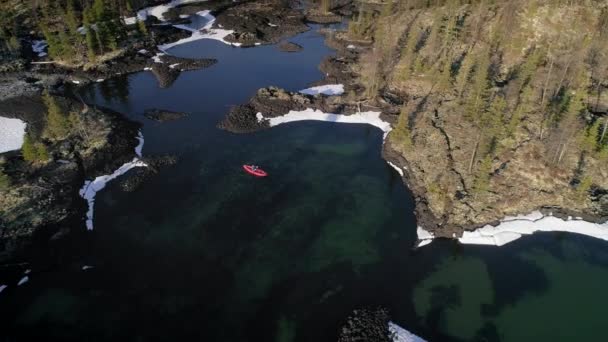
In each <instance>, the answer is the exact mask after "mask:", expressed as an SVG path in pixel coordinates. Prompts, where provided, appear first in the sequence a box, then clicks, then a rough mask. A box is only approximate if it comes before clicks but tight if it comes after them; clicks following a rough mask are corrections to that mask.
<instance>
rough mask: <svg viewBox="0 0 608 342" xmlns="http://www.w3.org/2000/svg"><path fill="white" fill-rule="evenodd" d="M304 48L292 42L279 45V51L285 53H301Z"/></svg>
mask: <svg viewBox="0 0 608 342" xmlns="http://www.w3.org/2000/svg"><path fill="white" fill-rule="evenodd" d="M302 49H303V47H302V46H300V45H298V44H296V43H292V42H283V43H281V44H279V50H281V51H283V52H299V51H302Z"/></svg>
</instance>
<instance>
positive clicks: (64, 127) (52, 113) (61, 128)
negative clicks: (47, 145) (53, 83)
mask: <svg viewBox="0 0 608 342" xmlns="http://www.w3.org/2000/svg"><path fill="white" fill-rule="evenodd" d="M43 100H44V104H45V105H46V108H47V116H46V130H45V132H46V133H47V135H48V136H49V137H51V138H53V139H61V138H64V137H66V136H67V135H68V134H69V133H70V123H69V121H68V119H67V117H66V115H65V114H63V113H62V112H61V108H59V106H58V105H57V102H56V101H55V99H54V98H53V97H52V96H51V95H49V93H48V92H45V93H44V94H43Z"/></svg>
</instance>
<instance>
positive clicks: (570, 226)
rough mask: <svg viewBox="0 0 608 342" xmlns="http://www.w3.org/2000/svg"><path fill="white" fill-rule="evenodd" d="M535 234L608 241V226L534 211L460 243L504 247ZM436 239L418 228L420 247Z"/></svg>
mask: <svg viewBox="0 0 608 342" xmlns="http://www.w3.org/2000/svg"><path fill="white" fill-rule="evenodd" d="M536 232H566V233H575V234H581V235H586V236H590V237H594V238H597V239H602V240H605V241H608V222H605V223H593V222H587V221H584V220H582V219H580V218H571V217H569V218H568V219H565V220H564V219H561V218H558V217H555V216H551V215H547V216H545V215H543V214H542V213H541V212H539V211H534V212H532V213H530V214H528V215H519V216H508V217H505V218H504V219H502V220H501V222H500V224H498V225H497V226H496V227H494V226H491V225H486V226H484V227H482V228H479V229H477V230H475V231H472V232H464V233H463V234H462V237H461V238H459V239H458V241H459V242H460V243H462V244H471V245H491V246H504V245H506V244H508V243H509V242H512V241H515V240H517V239H519V238H521V237H523V236H526V235H531V234H534V233H536ZM433 238H434V236H433V235H432V234H430V233H428V232H426V231H425V230H424V229H422V228H420V227H419V228H418V240H420V241H421V242H420V244H419V247H421V246H424V245H427V244H429V243H430V242H431V241H432V240H433Z"/></svg>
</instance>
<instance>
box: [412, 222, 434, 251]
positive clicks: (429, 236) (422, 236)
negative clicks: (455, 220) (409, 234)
mask: <svg viewBox="0 0 608 342" xmlns="http://www.w3.org/2000/svg"><path fill="white" fill-rule="evenodd" d="M416 234H417V235H418V241H419V242H418V247H422V246H426V245H428V244H429V243H431V242H432V241H433V239H434V238H435V235H433V233H431V232H429V231H426V230H424V228H422V227H420V226H419V227H418V228H417V229H416Z"/></svg>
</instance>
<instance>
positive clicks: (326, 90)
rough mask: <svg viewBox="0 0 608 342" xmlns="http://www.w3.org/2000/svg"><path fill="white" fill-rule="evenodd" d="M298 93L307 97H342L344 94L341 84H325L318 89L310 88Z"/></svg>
mask: <svg viewBox="0 0 608 342" xmlns="http://www.w3.org/2000/svg"><path fill="white" fill-rule="evenodd" d="M300 93H302V94H307V95H318V94H323V95H342V94H344V85H343V84H326V85H322V86H318V87H312V88H307V89H302V90H300Z"/></svg>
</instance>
